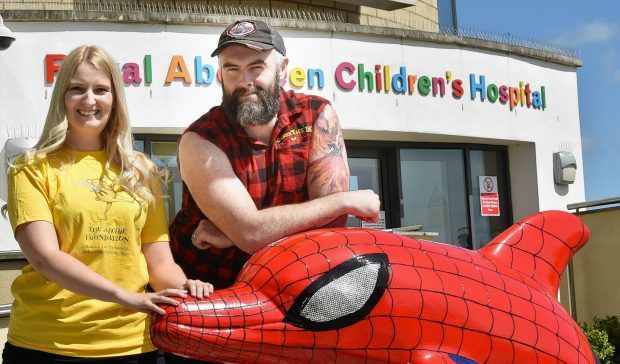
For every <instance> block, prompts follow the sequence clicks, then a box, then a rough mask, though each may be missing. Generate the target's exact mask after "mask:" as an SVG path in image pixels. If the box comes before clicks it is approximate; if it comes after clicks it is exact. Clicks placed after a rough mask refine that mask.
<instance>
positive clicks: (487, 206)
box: [478, 176, 499, 216]
mask: <svg viewBox="0 0 620 364" xmlns="http://www.w3.org/2000/svg"><path fill="white" fill-rule="evenodd" d="M478 183H479V185H480V213H481V214H482V216H499V194H498V193H497V177H496V176H478Z"/></svg>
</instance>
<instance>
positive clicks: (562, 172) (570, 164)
mask: <svg viewBox="0 0 620 364" xmlns="http://www.w3.org/2000/svg"><path fill="white" fill-rule="evenodd" d="M576 174H577V161H576V160H575V156H574V155H573V153H571V152H557V153H553V179H554V180H555V183H556V184H558V185H569V184H571V183H573V182H575V175H576Z"/></svg>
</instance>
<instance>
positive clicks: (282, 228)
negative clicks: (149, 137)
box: [179, 133, 379, 253]
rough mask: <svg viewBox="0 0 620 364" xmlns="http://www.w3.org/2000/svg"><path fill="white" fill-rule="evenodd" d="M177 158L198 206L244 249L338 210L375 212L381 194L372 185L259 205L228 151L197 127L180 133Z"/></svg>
mask: <svg viewBox="0 0 620 364" xmlns="http://www.w3.org/2000/svg"><path fill="white" fill-rule="evenodd" d="M179 158H180V161H181V163H180V165H181V177H182V178H183V180H184V181H185V183H186V185H187V187H188V188H189V190H190V193H191V194H192V196H193V197H194V200H195V201H196V203H197V204H198V206H199V207H200V209H201V210H202V212H203V213H204V214H205V215H206V216H207V217H208V218H209V219H210V220H211V221H212V222H213V223H214V224H215V225H216V226H217V227H218V228H219V229H220V230H221V231H222V233H224V235H226V236H227V237H228V238H229V239H230V241H231V242H232V243H233V244H234V245H236V246H237V247H238V248H239V249H241V250H243V251H245V252H248V253H254V252H255V251H257V250H259V249H261V248H262V247H264V246H265V245H267V244H269V243H271V242H273V241H276V240H278V239H281V238H283V237H285V236H287V235H290V234H294V233H297V232H300V231H305V230H309V229H313V228H317V227H320V226H324V225H326V224H328V223H329V222H331V221H333V220H335V219H336V218H338V217H340V216H342V215H346V214H352V215H355V216H359V217H360V218H363V219H367V220H376V218H377V214H378V210H379V199H378V197H377V195H375V194H374V192H372V191H370V190H364V191H354V192H337V193H333V194H330V195H328V196H324V197H320V198H316V199H314V200H310V201H307V202H304V203H300V204H291V205H284V206H276V207H270V208H267V209H263V210H258V209H257V208H256V206H255V205H254V202H253V201H252V198H251V197H250V195H249V194H248V192H247V191H246V189H245V187H244V186H243V184H242V183H241V181H239V179H238V178H237V176H236V175H235V173H234V171H233V169H232V166H231V164H230V161H229V160H228V157H227V156H226V155H225V154H224V153H223V152H222V151H221V150H220V149H219V148H218V147H217V146H215V145H214V144H213V143H211V142H209V141H206V140H204V139H202V138H201V137H199V136H198V135H197V134H195V133H187V134H185V135H184V136H183V137H182V138H181V142H180V144H179ZM204 240H207V241H209V240H208V239H204Z"/></svg>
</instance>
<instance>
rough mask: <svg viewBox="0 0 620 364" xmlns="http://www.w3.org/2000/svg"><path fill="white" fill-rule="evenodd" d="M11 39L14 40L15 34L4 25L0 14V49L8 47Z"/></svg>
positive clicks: (11, 41)
mask: <svg viewBox="0 0 620 364" xmlns="http://www.w3.org/2000/svg"><path fill="white" fill-rule="evenodd" d="M13 41H15V36H14V35H13V32H12V31H11V30H10V29H9V28H7V27H6V25H4V21H3V20H2V15H0V51H3V50H5V49H7V48H9V47H10V46H11V43H13Z"/></svg>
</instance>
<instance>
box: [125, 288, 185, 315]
mask: <svg viewBox="0 0 620 364" xmlns="http://www.w3.org/2000/svg"><path fill="white" fill-rule="evenodd" d="M170 296H176V297H182V298H185V297H187V291H185V290H183V289H177V288H168V289H164V290H162V291H159V292H147V293H136V292H129V291H127V290H123V291H122V292H121V293H120V294H119V303H120V304H122V305H123V306H125V307H128V308H132V309H134V310H137V311H140V312H146V313H148V312H149V311H153V312H156V313H158V314H160V315H163V314H164V313H165V312H166V311H164V309H163V308H161V307H159V306H158V304H162V303H165V304H167V305H171V306H178V305H179V302H178V301H177V300H175V299H173V298H171V297H170Z"/></svg>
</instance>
